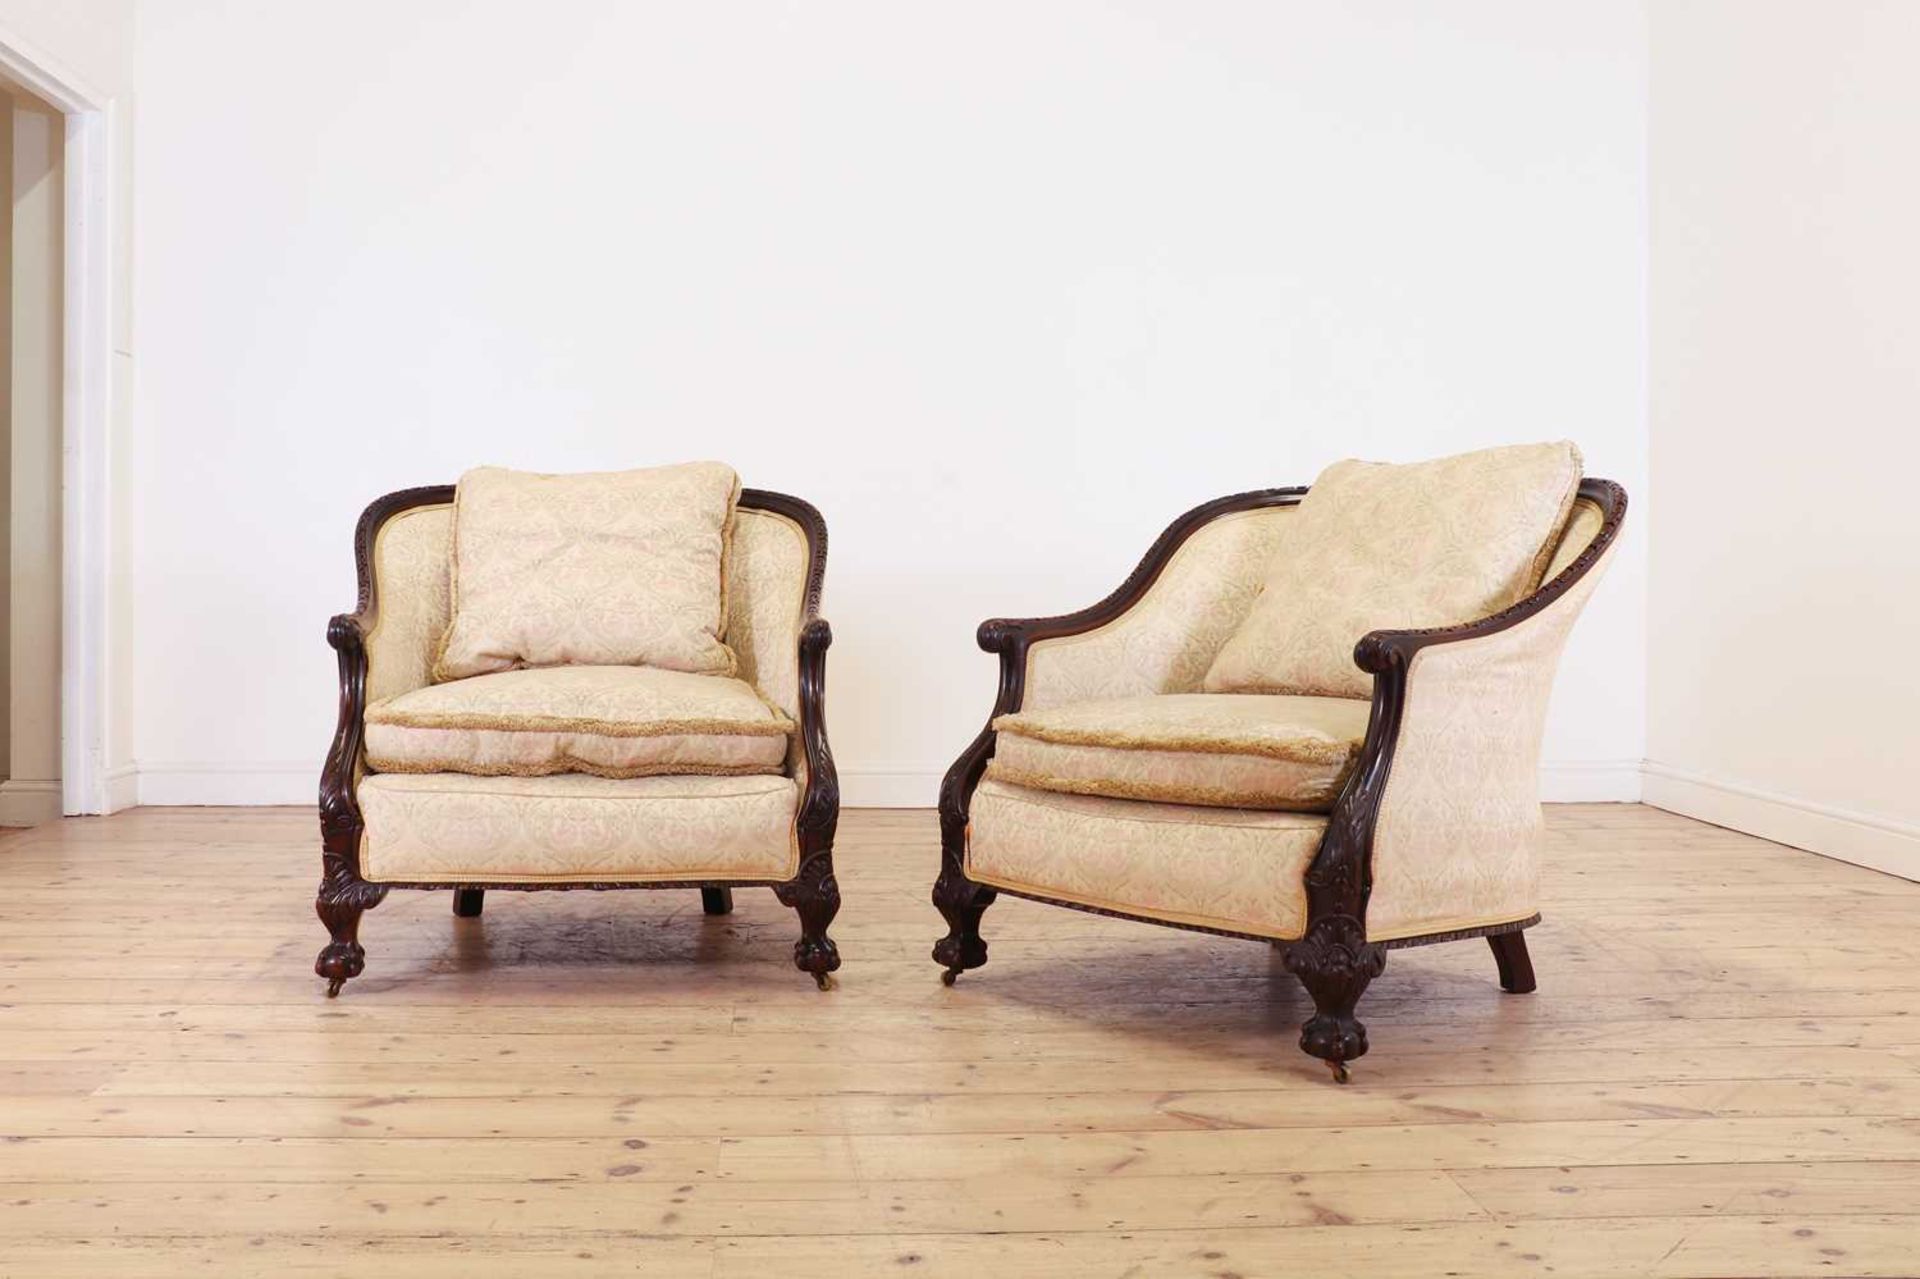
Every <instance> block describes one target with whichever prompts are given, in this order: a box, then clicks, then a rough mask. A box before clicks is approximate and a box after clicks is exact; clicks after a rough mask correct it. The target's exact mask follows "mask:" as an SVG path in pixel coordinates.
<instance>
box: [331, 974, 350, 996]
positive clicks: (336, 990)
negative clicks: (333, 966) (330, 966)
mask: <svg viewBox="0 0 1920 1279" xmlns="http://www.w3.org/2000/svg"><path fill="white" fill-rule="evenodd" d="M346 984H347V983H346V981H345V980H344V979H342V978H339V977H335V978H334V979H333V980H332V981H330V982H328V983H327V998H328V999H338V998H339V997H340V988H341V987H342V986H344V985H346Z"/></svg>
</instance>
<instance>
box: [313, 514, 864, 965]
mask: <svg viewBox="0 0 1920 1279" xmlns="http://www.w3.org/2000/svg"><path fill="white" fill-rule="evenodd" d="M454 498H455V489H454V487H453V486H452V485H441V486H437V487H431V488H416V489H407V490H405V491H403V492H398V493H391V494H388V495H387V496H385V497H383V498H380V499H379V500H378V501H376V502H374V503H373V504H372V505H371V506H369V507H368V508H367V509H366V512H365V514H363V515H362V516H361V517H360V522H359V525H358V527H357V529H356V530H355V533H354V557H355V560H356V563H357V567H358V571H359V582H360V595H359V606H358V608H357V609H356V610H355V611H354V612H352V613H347V614H343V615H341V616H338V617H335V618H334V619H333V620H332V621H331V622H329V623H328V625H327V642H328V643H329V644H330V645H332V646H333V648H334V649H335V651H336V652H337V653H338V656H339V666H340V718H339V727H338V729H337V731H336V732H335V735H334V739H333V748H332V750H331V751H330V752H329V754H328V756H327V762H326V766H325V771H324V772H323V773H322V775H321V779H320V832H321V843H322V861H321V866H322V873H321V879H320V890H319V895H318V898H317V900H316V902H315V909H316V910H317V911H318V912H319V915H320V920H321V922H322V923H323V924H324V925H325V926H326V929H327V932H328V935H329V938H330V940H329V941H328V942H327V944H326V946H325V947H324V948H323V949H322V950H321V951H320V955H319V958H318V960H317V961H316V962H315V964H314V970H315V971H316V972H317V973H318V974H319V975H320V976H321V977H323V978H325V979H326V980H327V983H328V987H327V993H328V995H329V996H332V995H335V994H338V993H339V991H340V988H341V986H342V985H343V984H344V983H345V982H346V981H347V980H348V979H349V978H352V977H355V976H358V975H359V974H360V972H361V971H362V969H363V968H364V967H365V962H366V956H365V951H364V950H363V948H362V947H361V944H360V940H359V927H360V917H361V915H362V914H363V913H364V912H366V911H368V910H371V909H372V908H373V907H375V906H378V905H379V904H380V902H381V901H382V900H383V899H384V898H385V897H386V895H387V893H388V892H389V891H391V890H393V889H400V888H412V889H450V890H452V892H453V911H454V913H455V914H456V915H462V916H475V915H478V914H480V911H481V906H482V902H483V898H484V893H485V891H486V890H487V889H489V888H497V889H511V890H514V891H522V892H524V891H535V890H543V889H575V888H584V889H613V888H688V889H693V888H697V889H699V890H700V895H701V900H702V903H703V905H704V907H705V910H706V913H708V914H710V915H718V914H725V913H727V912H728V911H730V910H731V909H732V906H733V898H732V890H733V889H735V888H742V887H754V886H758V887H767V888H771V889H773V891H774V893H775V894H776V895H777V896H778V897H779V899H780V901H781V902H782V903H783V904H785V905H787V906H790V907H792V908H793V909H795V910H796V911H797V912H798V913H799V917H800V929H801V936H800V939H799V941H798V942H796V943H795V945H794V951H793V958H794V964H795V965H796V966H797V967H798V968H800V969H801V971H803V972H807V973H811V974H812V975H813V976H814V979H815V981H816V982H817V983H818V984H819V986H820V988H821V989H823V990H824V989H826V988H827V987H828V985H829V984H830V983H829V978H828V974H830V973H832V972H833V971H834V970H835V969H837V968H839V966H840V955H839V952H838V950H837V949H836V947H835V946H834V943H833V941H832V939H831V938H829V937H828V935H827V927H828V925H829V924H830V923H831V922H832V920H833V917H834V915H835V914H836V913H837V912H838V911H839V909H840V890H839V887H838V885H837V883H836V882H835V880H834V873H833V836H834V827H835V824H836V822H837V820H838V817H839V809H840V799H839V784H838V781H837V779H836V776H835V773H834V766H833V756H832V753H831V751H830V750H829V749H828V745H827V729H826V720H825V718H824V706H823V702H824V697H825V671H826V652H827V647H828V645H829V644H831V643H832V639H833V636H832V632H831V630H830V629H829V628H828V626H827V623H826V621H825V619H823V618H821V617H820V616H819V615H818V612H819V606H820V591H821V585H822V580H823V577H824V574H825V571H826V556H827V530H826V525H825V523H824V522H823V521H822V520H821V518H820V513H819V512H818V511H816V510H815V509H814V508H813V507H812V506H811V505H809V504H808V503H806V502H804V501H801V500H800V499H798V498H794V497H788V496H786V495H784V494H781V493H769V492H763V491H759V490H754V489H746V490H743V491H741V492H740V494H739V501H738V507H737V509H736V510H735V511H734V514H733V518H732V526H731V527H732V531H731V541H730V543H729V550H728V552H727V555H726V558H725V560H724V563H725V566H726V567H725V570H724V575H725V583H726V586H725V594H724V596H723V599H724V600H725V601H726V603H725V605H724V606H723V609H722V612H723V614H724V616H725V617H726V619H727V620H726V624H725V625H726V630H725V636H724V639H725V643H726V645H727V647H728V648H729V649H730V650H731V651H732V653H733V654H734V655H735V658H736V659H737V672H736V675H737V678H726V679H719V678H714V677H711V676H704V675H676V673H674V672H667V673H666V674H667V677H668V678H669V684H670V687H669V689H668V692H669V693H671V694H672V696H669V697H666V698H665V699H664V701H662V700H660V699H657V698H656V699H655V700H654V702H653V703H651V704H647V700H646V697H644V696H642V697H641V698H640V702H641V703H642V704H640V705H638V706H637V707H636V706H635V705H634V698H633V696H632V695H631V689H630V688H629V689H627V691H626V692H625V693H623V694H622V695H623V696H626V697H627V703H626V705H625V710H626V712H627V714H626V718H627V719H629V720H633V719H647V718H651V719H652V720H654V721H656V722H653V723H637V724H636V723H627V724H624V725H618V726H616V727H615V728H614V729H612V730H610V731H611V734H612V736H611V738H610V739H608V740H602V741H600V742H598V743H594V742H592V741H588V742H587V743H586V745H584V746H583V745H581V744H580V742H581V739H582V738H583V737H590V732H589V733H583V732H582V731H581V730H582V729H583V728H587V729H590V728H591V725H583V724H582V723H581V722H577V721H565V722H556V723H546V722H543V721H545V720H551V719H553V716H552V715H550V714H549V715H546V716H540V715H538V714H536V715H534V716H533V718H532V719H531V720H530V721H528V723H526V724H524V725H520V726H523V727H531V728H534V729H555V728H558V729H566V730H571V732H570V736H569V739H568V746H567V749H569V750H578V751H583V752H584V751H587V750H589V749H592V748H596V747H598V748H604V749H605V750H606V751H607V752H610V753H609V754H608V755H606V756H603V758H615V759H617V758H619V757H620V754H619V753H620V752H621V751H623V750H624V751H628V752H631V751H632V750H634V749H635V743H636V741H640V740H641V739H644V741H642V742H641V745H642V746H643V747H644V749H646V750H647V751H649V752H651V753H652V754H651V756H650V758H652V759H653V760H655V761H656V763H655V764H654V765H653V766H650V767H649V768H648V770H647V771H648V772H649V774H650V775H644V776H636V775H625V774H623V773H622V771H621V770H619V769H606V768H602V769H601V770H600V773H599V775H594V774H593V773H591V772H589V771H581V772H568V773H559V774H554V773H552V772H551V771H550V770H546V771H545V775H516V772H518V773H520V774H526V773H527V772H529V771H530V770H527V769H525V768H517V767H516V765H514V764H513V763H511V762H509V763H507V764H505V765H498V764H497V761H496V766H493V767H490V768H489V769H487V770H481V772H480V773H475V772H460V771H451V770H448V771H431V770H429V769H423V768H396V769H394V770H392V771H379V770H376V769H373V768H370V767H369V763H368V753H367V730H368V709H369V707H370V706H372V707H376V708H378V707H379V706H381V705H382V704H391V702H392V699H395V698H397V697H400V696H402V695H406V694H416V693H418V692H419V691H421V690H429V689H432V690H441V691H447V694H446V695H447V696H448V697H449V698H451V699H453V701H454V702H456V703H457V702H459V701H460V700H461V699H462V698H466V699H467V700H468V701H472V696H473V695H472V692H471V690H473V689H476V688H478V687H479V686H482V685H484V684H486V683H487V682H488V680H493V681H499V680H503V679H516V678H519V677H533V678H534V679H536V680H538V679H542V678H545V677H547V676H548V675H550V674H552V672H541V671H532V670H528V671H518V672H513V673H512V674H510V675H505V676H488V677H483V678H481V679H460V680H455V681H453V682H451V683H442V684H438V685H434V684H433V672H434V663H435V661H436V650H437V648H438V646H439V644H440V641H441V637H442V634H443V633H444V632H445V631H446V630H447V627H448V623H449V619H450V614H451V609H452V596H451V591H452V586H451V582H450V577H451V567H450V564H451V538H452V523H453V510H454V505H453V504H454ZM595 669H599V668H592V667H577V668H572V672H573V674H574V675H579V674H580V673H581V672H586V673H587V679H588V680H589V682H590V681H591V679H592V678H593V677H592V675H591V672H593V671H594V670H595ZM629 673H631V672H629ZM559 674H560V675H562V676H566V675H567V674H568V671H567V669H565V668H563V669H562V670H561V671H560V672H559ZM641 674H646V673H645V672H641ZM673 679H677V680H678V681H679V682H678V683H672V682H671V681H672V680H673ZM688 681H692V683H688ZM655 682H658V681H655ZM525 683H526V681H525V680H522V684H523V685H524V684H525ZM641 684H642V689H641V691H642V693H643V694H644V693H645V692H646V690H647V688H650V687H651V685H650V684H647V683H646V681H641ZM622 687H623V688H624V687H625V686H622ZM689 690H691V691H689ZM562 691H563V692H564V691H565V690H562ZM580 691H581V690H579V689H578V688H576V689H575V690H573V694H571V696H573V704H576V705H577V704H578V702H579V700H580V699H579V697H578V696H577V694H578V693H579V692H580ZM587 691H588V692H589V693H592V692H593V690H591V689H589V690H587ZM616 691H619V690H616ZM596 695H597V694H596ZM676 699H677V700H676ZM510 701H511V698H509V699H507V702H510ZM507 702H498V701H496V702H494V703H487V702H485V701H484V699H483V700H482V701H481V702H479V703H475V704H474V705H469V706H465V707H461V706H457V705H455V706H451V709H450V710H449V708H445V707H443V708H441V712H442V718H441V719H440V720H437V721H421V722H427V723H439V724H443V725H447V726H449V727H447V728H445V729H444V730H431V731H444V732H445V733H449V734H455V735H456V736H454V737H452V738H451V739H449V738H447V737H444V736H443V737H442V738H441V739H440V740H441V742H442V745H441V746H439V747H436V748H435V749H440V750H445V749H446V747H445V746H444V743H445V741H447V740H453V741H455V742H458V741H459V740H461V739H460V738H459V737H458V736H457V734H458V733H460V732H462V731H464V730H472V729H487V728H495V729H497V728H499V727H500V725H497V724H492V723H490V722H488V721H486V720H485V719H484V715H483V714H482V713H490V712H494V711H501V710H508V711H511V710H514V709H515V708H514V707H513V706H511V705H508V704H507ZM663 708H664V709H663ZM518 709H519V710H522V711H525V710H527V709H528V708H527V707H525V706H521V707H519V708H518ZM532 709H533V710H534V711H536V712H537V711H540V710H550V709H551V708H547V707H538V706H536V707H534V708H532ZM569 713H573V714H576V715H577V714H579V713H580V712H578V711H577V710H576V711H572V712H569ZM463 715H464V716H466V718H463ZM476 715H480V716H481V717H480V718H475V716H476ZM716 719H717V720H719V721H725V722H716ZM732 719H738V720H740V721H741V725H734V726H733V728H734V730H735V731H736V734H746V733H758V734H761V735H760V736H757V737H749V736H739V735H736V736H728V735H727V733H728V731H729V725H730V723H731V720H732ZM663 720H664V724H663V723H662V722H660V721H663ZM376 727H377V725H376ZM623 733H624V734H625V735H624V736H622V734H623ZM775 735H777V738H778V740H777V741H772V739H773V737H774V736H775ZM472 736H476V737H477V736H484V734H483V733H482V734H472ZM515 736H521V737H524V736H529V734H524V733H523V734H512V733H504V734H503V733H495V740H496V741H498V740H501V739H505V738H511V737H515ZM770 741H772V744H771V745H769V742H770ZM703 750H704V751H707V752H708V753H709V756H708V757H712V756H711V753H712V752H713V751H716V750H718V751H720V752H721V754H720V755H718V756H717V757H716V758H719V759H721V760H723V761H724V760H728V759H738V758H752V759H755V760H758V761H759V762H758V763H755V764H739V763H734V764H723V765H722V766H720V767H712V768H709V767H704V766H696V765H691V764H686V763H684V762H683V761H684V760H686V759H687V758H689V757H700V753H701V751H703ZM728 751H732V752H735V754H733V755H728V754H726V752H728ZM742 751H744V752H746V754H740V752H742ZM769 751H770V752H771V755H770V756H769V755H767V754H766V752H769ZM703 758H705V757H703ZM662 759H664V760H666V761H668V762H666V763H664V764H660V763H657V761H659V760H662ZM633 771H635V770H633V769H628V770H626V772H627V773H631V772H633ZM481 773H484V774H485V775H481Z"/></svg>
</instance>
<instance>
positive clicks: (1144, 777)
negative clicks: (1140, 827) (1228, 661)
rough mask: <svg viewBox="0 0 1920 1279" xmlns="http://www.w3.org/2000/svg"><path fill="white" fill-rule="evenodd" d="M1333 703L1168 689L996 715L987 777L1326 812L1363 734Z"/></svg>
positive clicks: (1359, 720)
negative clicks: (1160, 692)
mask: <svg viewBox="0 0 1920 1279" xmlns="http://www.w3.org/2000/svg"><path fill="white" fill-rule="evenodd" d="M1369 709H1370V707H1369V704H1368V703H1367V702H1363V701H1357V700H1352V699H1348V698H1339V697H1276V696H1267V695H1261V694H1233V693H1165V694H1160V695H1158V696H1151V697H1123V698H1116V699H1112V700H1108V701H1098V702H1076V703H1073V704H1070V705H1066V706H1056V707H1053V708H1051V709H1049V710H1044V711H1025V712H1022V713H1020V714H1018V715H1002V716H1000V717H999V718H998V719H996V720H994V721H993V727H994V728H995V729H996V730H997V731H998V733H999V739H998V741H997V742H996V743H995V746H994V757H993V760H992V762H991V763H989V764H988V766H987V776H988V777H991V778H995V779H997V780H999V781H1003V782H1008V783H1011V784H1014V785H1019V786H1028V787H1034V788H1037V789H1040V790H1050V791H1060V792H1064V793H1067V794H1076V795H1105V796H1110V797H1113V798H1116V799H1144V800H1156V801H1160V802H1164V803H1170V804H1202V805H1209V806H1218V807H1227V808H1266V809H1291V810H1295V811H1301V812H1325V811H1327V810H1328V809H1330V808H1331V807H1332V806H1333V801H1334V799H1335V798H1336V797H1337V796H1338V795H1339V793H1340V787H1341V786H1342V785H1343V784H1344V783H1345V781H1346V778H1347V774H1348V773H1349V772H1350V771H1351V770H1352V768H1353V762H1354V759H1355V757H1356V756H1357V755H1358V753H1359V750H1360V743H1361V741H1362V740H1363V739H1364V738H1365V737H1366V733H1367V716H1368V712H1369Z"/></svg>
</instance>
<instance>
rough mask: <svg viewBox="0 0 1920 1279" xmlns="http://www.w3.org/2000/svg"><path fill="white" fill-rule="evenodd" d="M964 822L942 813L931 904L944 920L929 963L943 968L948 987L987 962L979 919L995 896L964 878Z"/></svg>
mask: <svg viewBox="0 0 1920 1279" xmlns="http://www.w3.org/2000/svg"><path fill="white" fill-rule="evenodd" d="M966 848H967V826H966V819H965V818H964V817H959V816H957V815H953V816H950V815H949V814H946V813H942V814H941V817H940V878H939V879H937V880H935V881H934V884H933V904H934V907H935V908H936V909H937V910H938V911H939V912H940V915H941V917H942V918H944V919H945V920H946V921H947V935H946V936H945V937H942V938H941V939H940V940H939V941H937V942H935V943H934V944H933V962H934V963H936V964H939V965H940V966H941V967H942V968H944V969H946V971H945V972H943V973H941V974H940V980H941V981H943V982H945V983H946V984H947V985H949V986H951V985H953V983H954V982H955V981H956V980H957V979H958V978H959V976H960V974H961V973H963V972H965V971H966V970H967V969H969V968H978V967H980V966H981V965H982V964H985V963H986V962H987V943H986V941H985V939H983V938H982V937H981V936H980V917H981V916H982V915H984V914H986V913H987V907H989V906H991V905H993V901H994V898H995V897H997V896H999V894H998V893H996V892H995V891H994V890H993V889H991V888H988V887H987V886H986V885H984V884H976V883H974V882H973V881H972V880H971V879H968V878H967V872H966V868H965V862H966Z"/></svg>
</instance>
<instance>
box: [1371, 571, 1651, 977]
mask: <svg viewBox="0 0 1920 1279" xmlns="http://www.w3.org/2000/svg"><path fill="white" fill-rule="evenodd" d="M1587 540H1588V541H1591V540H1592V536H1591V534H1589V535H1588V539H1587ZM1615 545H1616V546H1617V545H1618V544H1617V543H1616V544H1615ZM1613 549H1614V548H1609V549H1608V551H1607V552H1606V553H1605V554H1604V555H1603V556H1602V557H1601V559H1600V562H1599V563H1597V564H1595V565H1594V566H1593V568H1592V570H1591V571H1589V572H1588V573H1587V574H1586V576H1585V577H1583V578H1581V579H1580V581H1578V582H1577V583H1575V585H1574V586H1573V588H1572V589H1571V590H1569V591H1568V592H1567V593H1566V594H1565V595H1563V596H1561V597H1560V598H1559V599H1557V600H1555V601H1554V602H1553V603H1552V604H1550V605H1548V606H1547V607H1546V608H1544V609H1542V610H1541V611H1540V612H1539V613H1536V614H1534V615H1533V616H1532V617H1530V618H1528V619H1527V620H1526V621H1523V622H1520V623H1518V624H1517V625H1514V626H1511V627H1508V628H1507V629H1505V630H1502V631H1496V632H1494V633H1492V634H1490V635H1484V636H1481V637H1479V638H1477V639H1466V640H1458V641H1455V642H1452V643H1445V644H1434V645H1431V646H1429V647H1427V648H1423V649H1421V650H1420V651H1419V652H1418V653H1416V654H1415V655H1414V658H1413V662H1412V665H1411V666H1410V668H1409V670H1408V677H1407V703H1406V711H1405V713H1404V716H1403V718H1402V720H1401V724H1400V736H1399V740H1398V743H1397V744H1396V746H1395V748H1394V753H1393V764H1392V770H1391V772H1390V773H1389V774H1388V778H1387V786H1386V792H1385V794H1384V796H1383V797H1382V799H1381V803H1380V813H1379V818H1378V820H1377V822H1376V824H1375V827H1374V834H1373V896H1372V899H1371V901H1370V903H1369V904H1368V907H1367V936H1368V937H1369V938H1370V939H1372V940H1374V941H1386V940H1390V939H1392V938H1396V937H1412V936H1418V935H1420V934H1424V933H1434V932H1447V931H1452V930H1454V929H1460V928H1472V927H1478V926H1482V925H1487V924H1499V923H1508V922H1512V921H1515V920H1521V919H1525V918H1527V917H1528V916H1530V915H1532V914H1534V913H1535V911H1536V910H1537V909H1538V908H1539V907H1538V903H1539V856H1540V848H1541V844H1542V842H1543V837H1544V827H1543V825H1542V821H1541V813H1540V797H1539V774H1540V742H1541V737H1542V734H1543V733H1544V731H1545V727H1546V718H1547V701H1548V697H1549V695H1550V694H1551V692H1552V690H1553V676H1554V670H1555V668H1556V667H1557V666H1558V664H1559V660H1560V650H1561V648H1562V647H1563V646H1564V645H1565V643H1566V639H1567V634H1568V632H1569V631H1571V630H1572V629H1573V624H1574V622H1575V620H1576V619H1577V618H1578V617H1579V616H1580V611H1581V609H1582V608H1584V607H1585V606H1586V602H1587V599H1588V597H1589V596H1591V595H1592V593H1593V590H1594V588H1595V587H1596V586H1598V585H1599V582H1600V578H1601V575H1602V574H1603V573H1604V572H1605V571H1606V568H1607V565H1608V562H1609V561H1610V560H1611V558H1612V554H1613Z"/></svg>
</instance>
